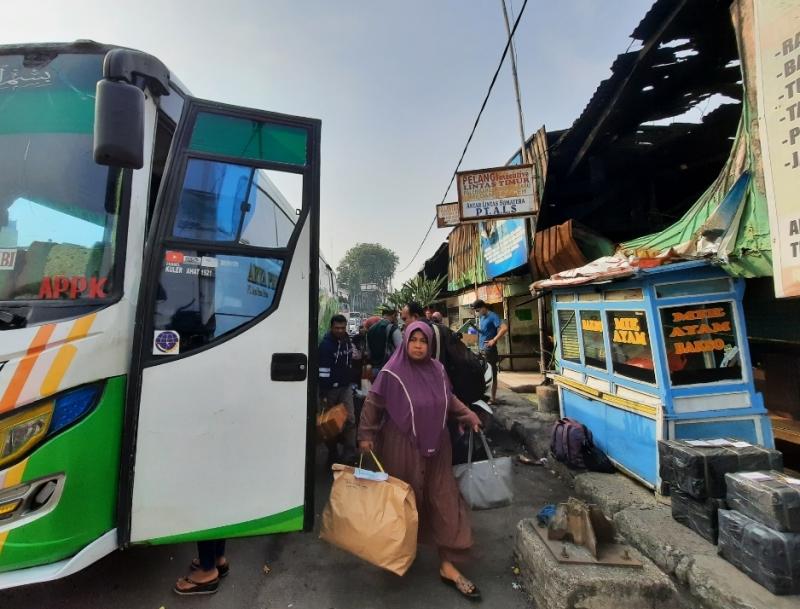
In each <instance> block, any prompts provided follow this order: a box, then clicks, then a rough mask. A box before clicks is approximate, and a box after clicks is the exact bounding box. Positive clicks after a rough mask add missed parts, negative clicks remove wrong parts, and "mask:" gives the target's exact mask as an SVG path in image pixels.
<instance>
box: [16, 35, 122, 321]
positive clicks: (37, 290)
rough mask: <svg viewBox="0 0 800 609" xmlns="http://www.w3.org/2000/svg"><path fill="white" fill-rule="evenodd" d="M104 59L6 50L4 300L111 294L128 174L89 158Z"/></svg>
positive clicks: (75, 299)
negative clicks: (123, 175) (124, 180)
mask: <svg viewBox="0 0 800 609" xmlns="http://www.w3.org/2000/svg"><path fill="white" fill-rule="evenodd" d="M48 53H49V54H48ZM102 63H103V56H102V55H89V54H85V55H84V54H56V53H55V52H52V51H47V52H42V53H36V52H31V53H28V54H26V55H24V56H23V55H0V167H2V171H0V303H5V304H12V303H14V302H21V301H35V302H34V303H32V304H33V305H35V306H41V305H42V304H45V303H46V302H50V301H61V302H59V304H61V305H63V304H64V303H63V301H71V302H72V303H73V304H76V305H80V304H91V303H96V302H97V301H98V300H100V301H103V300H107V299H109V298H110V296H111V293H112V275H113V270H114V263H115V258H116V256H115V249H116V245H117V227H118V224H119V215H120V208H121V199H122V194H121V193H122V180H121V176H122V172H121V171H119V170H116V169H109V168H107V167H103V166H100V165H97V164H95V162H94V159H93V156H92V131H93V123H94V96H95V86H96V84H97V81H98V80H99V79H100V78H101V77H102Z"/></svg>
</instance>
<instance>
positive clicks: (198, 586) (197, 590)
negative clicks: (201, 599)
mask: <svg viewBox="0 0 800 609" xmlns="http://www.w3.org/2000/svg"><path fill="white" fill-rule="evenodd" d="M179 581H183V582H186V583H189V584H191V585H192V587H191V588H179V587H178V584H175V587H174V588H172V591H173V592H174V593H175V594H180V595H181V596H194V595H200V594H214V593H215V592H216V591H217V590H218V589H219V577H217V578H215V579H212V580H211V581H209V582H196V581H194V580H193V579H192V578H190V577H182V578H181V579H180V580H179Z"/></svg>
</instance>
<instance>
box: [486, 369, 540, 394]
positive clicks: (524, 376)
mask: <svg viewBox="0 0 800 609" xmlns="http://www.w3.org/2000/svg"><path fill="white" fill-rule="evenodd" d="M497 380H498V381H499V382H500V384H501V385H504V386H505V387H507V388H508V389H510V390H511V391H513V392H515V393H534V392H535V391H536V387H537V386H538V385H541V384H542V382H544V375H543V374H540V373H538V372H513V371H501V372H500V373H499V374H498V376H497Z"/></svg>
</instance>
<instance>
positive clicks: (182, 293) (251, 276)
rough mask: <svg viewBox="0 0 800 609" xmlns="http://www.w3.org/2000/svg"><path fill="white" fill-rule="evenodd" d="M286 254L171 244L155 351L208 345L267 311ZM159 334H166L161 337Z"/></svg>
mask: <svg viewBox="0 0 800 609" xmlns="http://www.w3.org/2000/svg"><path fill="white" fill-rule="evenodd" d="M282 269H283V260H280V259H276V258H261V257H255V256H240V255H228V254H209V253H208V252H204V251H198V250H188V249H180V250H177V249H176V250H167V251H166V252H165V254H164V260H163V263H162V268H161V277H160V279H159V284H158V293H157V298H156V309H155V318H154V324H153V328H154V330H155V336H154V342H153V355H177V354H179V353H186V352H188V351H192V350H194V349H197V348H199V347H203V346H205V345H207V344H209V343H211V342H213V341H214V340H215V339H217V338H219V337H221V336H223V335H225V334H227V333H228V332H231V331H232V330H235V329H236V328H238V327H239V326H241V325H243V324H246V323H248V322H249V321H251V320H252V319H254V318H255V317H258V316H259V315H261V314H262V313H264V312H265V311H267V310H268V309H269V308H270V307H271V306H272V304H273V302H274V300H275V291H276V289H277V286H278V281H279V279H280V275H281V270H282ZM160 337H163V338H161V340H159V338H160Z"/></svg>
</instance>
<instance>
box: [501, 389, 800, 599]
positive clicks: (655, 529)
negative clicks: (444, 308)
mask: <svg viewBox="0 0 800 609" xmlns="http://www.w3.org/2000/svg"><path fill="white" fill-rule="evenodd" d="M498 396H499V397H501V399H502V401H503V403H502V404H500V405H498V406H497V407H496V409H495V420H496V421H497V422H498V423H499V424H500V425H502V426H503V427H504V428H505V429H507V430H509V431H511V433H512V435H513V436H514V437H515V438H516V439H517V440H519V441H520V442H522V443H523V444H524V445H525V448H526V449H527V450H528V452H530V453H531V454H532V455H534V456H535V457H536V458H540V457H547V458H548V467H549V469H550V470H552V471H553V472H554V473H555V474H556V475H558V476H559V477H561V478H562V479H563V480H564V481H565V482H567V484H569V485H570V486H572V487H573V488H574V489H575V494H576V495H578V496H580V497H583V498H584V499H586V500H588V501H590V502H591V503H595V504H597V505H598V506H599V507H600V508H601V509H602V510H603V511H604V512H605V513H606V514H607V515H608V516H609V517H610V518H613V520H614V523H615V525H616V527H617V531H618V533H619V534H620V535H621V536H622V537H623V538H624V539H625V541H626V542H627V543H628V544H630V545H631V546H633V547H634V548H636V549H637V550H638V551H640V552H641V553H642V554H643V555H644V556H646V557H647V558H648V559H649V560H651V561H652V562H653V563H654V564H655V565H656V566H657V567H658V568H659V569H660V570H661V571H663V572H664V573H665V574H667V575H668V576H670V577H672V578H674V580H675V581H676V582H677V583H678V584H679V585H680V588H679V593H680V594H681V596H684V595H685V592H688V593H689V594H690V595H691V601H692V603H693V606H695V607H698V608H704V609H798V608H800V595H795V596H776V595H774V594H772V593H771V592H769V591H768V590H767V589H766V588H763V587H762V586H760V585H759V584H757V583H755V582H754V581H753V580H751V579H750V578H749V577H747V575H745V574H744V573H742V572H741V571H739V570H738V569H736V567H734V566H733V565H731V564H730V563H729V562H727V561H726V560H724V559H722V558H720V557H719V556H717V549H716V546H713V545H712V544H710V543H708V542H707V541H705V540H704V539H702V538H701V537H700V536H699V535H697V534H696V533H694V532H693V531H691V530H689V529H688V528H686V527H684V526H682V525H681V524H679V523H678V522H676V521H675V520H673V518H672V513H671V510H670V507H669V503H668V502H667V503H664V502H662V501H659V500H657V499H656V497H655V495H654V494H653V493H652V492H651V491H649V490H648V489H646V488H644V487H643V486H641V485H639V484H638V483H636V482H634V481H633V480H631V479H630V478H627V477H626V476H624V475H622V474H600V473H595V472H575V471H573V470H570V469H568V468H567V467H566V466H564V465H563V464H561V463H558V462H557V461H555V460H554V459H552V458H550V457H549V448H550V430H551V428H552V426H553V422H555V421H556V420H557V418H558V415H557V414H550V413H542V412H538V411H537V410H536V405H535V402H534V401H532V400H530V399H528V398H526V397H522V396H520V395H516V394H514V393H512V392H510V391H503V390H502V389H501V390H500V391H499V392H498ZM524 522H525V521H522V522H520V527H521V526H522V525H523V523H524ZM520 530H522V529H519V528H518V532H517V536H518V538H519V536H520ZM532 534H533V535H535V533H532ZM520 543H521V542H520V541H519V539H518V541H517V551H516V552H517V555H518V558H519V560H520V568H521V569H522V570H523V573H527V574H528V576H527V577H525V578H524V581H525V583H526V585H531V584H533V583H534V579H533V576H532V575H531V573H532V572H531V565H527V564H526V563H525V560H526V553H525V552H520V551H519V547H520V546H519V544H520ZM527 545H528V546H530V544H529V543H528V544H527ZM528 554H530V555H535V554H536V552H533V554H531V552H528ZM537 560H539V559H537ZM540 568H541V567H540ZM526 569H527V571H526ZM537 585H538V584H537ZM529 591H530V592H531V593H532V594H533V590H530V589H529ZM685 596H688V594H686V595H685ZM579 606H582V605H579ZM587 606H589V605H587ZM591 606H592V607H594V605H591Z"/></svg>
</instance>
